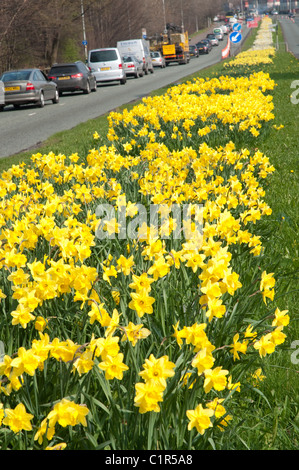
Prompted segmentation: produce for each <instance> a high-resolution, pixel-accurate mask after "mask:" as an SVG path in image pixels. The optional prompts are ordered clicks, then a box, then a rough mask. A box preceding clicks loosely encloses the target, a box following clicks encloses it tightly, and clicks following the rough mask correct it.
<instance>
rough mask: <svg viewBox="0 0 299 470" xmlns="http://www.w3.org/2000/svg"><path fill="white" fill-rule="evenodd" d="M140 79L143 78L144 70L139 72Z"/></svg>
mask: <svg viewBox="0 0 299 470" xmlns="http://www.w3.org/2000/svg"><path fill="white" fill-rule="evenodd" d="M139 77H140V78H141V77H143V70H142V71H141V72H139Z"/></svg>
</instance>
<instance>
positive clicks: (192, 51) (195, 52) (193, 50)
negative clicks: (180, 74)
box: [189, 45, 199, 57]
mask: <svg viewBox="0 0 299 470" xmlns="http://www.w3.org/2000/svg"><path fill="white" fill-rule="evenodd" d="M189 54H190V57H199V52H198V49H197V46H196V45H195V46H189Z"/></svg>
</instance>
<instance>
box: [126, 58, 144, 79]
mask: <svg viewBox="0 0 299 470" xmlns="http://www.w3.org/2000/svg"><path fill="white" fill-rule="evenodd" d="M123 62H124V69H125V74H126V76H127V77H132V76H133V77H135V78H139V77H143V63H142V62H141V61H140V60H138V59H137V57H135V56H133V55H131V56H124V57H123Z"/></svg>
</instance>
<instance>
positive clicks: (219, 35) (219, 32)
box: [213, 28, 224, 41]
mask: <svg viewBox="0 0 299 470" xmlns="http://www.w3.org/2000/svg"><path fill="white" fill-rule="evenodd" d="M213 33H214V34H215V36H216V38H217V39H218V41H223V38H224V34H223V31H222V29H221V28H214V30H213Z"/></svg>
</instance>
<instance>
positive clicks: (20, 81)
mask: <svg viewBox="0 0 299 470" xmlns="http://www.w3.org/2000/svg"><path fill="white" fill-rule="evenodd" d="M0 80H1V81H2V82H3V83H4V104H0V111H3V109H4V107H5V106H8V105H10V104H12V105H13V106H14V107H15V108H18V107H19V106H21V105H24V104H36V105H38V106H39V107H40V108H43V107H44V105H45V101H48V100H51V101H52V102H53V103H58V101H59V94H58V90H57V85H56V83H54V82H52V81H50V80H49V79H48V78H47V77H46V75H45V74H44V73H43V72H42V71H41V70H39V69H35V68H34V69H21V70H9V71H7V72H4V73H3V74H2V76H1V77H0Z"/></svg>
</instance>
